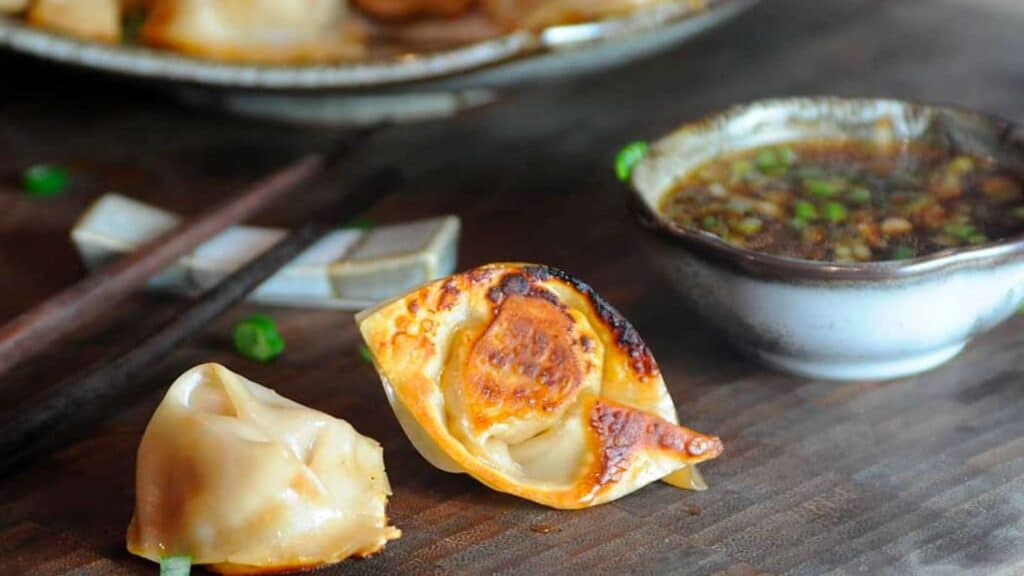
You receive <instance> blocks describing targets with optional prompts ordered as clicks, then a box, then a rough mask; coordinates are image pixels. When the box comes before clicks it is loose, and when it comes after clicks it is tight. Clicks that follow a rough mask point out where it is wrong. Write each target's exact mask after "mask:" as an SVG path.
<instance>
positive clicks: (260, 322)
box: [234, 314, 284, 362]
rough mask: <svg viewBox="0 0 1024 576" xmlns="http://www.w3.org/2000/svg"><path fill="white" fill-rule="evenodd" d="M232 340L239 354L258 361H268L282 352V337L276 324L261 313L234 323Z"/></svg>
mask: <svg viewBox="0 0 1024 576" xmlns="http://www.w3.org/2000/svg"><path fill="white" fill-rule="evenodd" d="M234 341H235V350H237V351H238V353H239V354H241V355H242V356H245V357H246V358H250V359H252V360H257V361H259V362H269V361H270V360H273V359H274V358H277V357H278V356H280V355H281V352H284V338H282V337H281V333H280V332H278V330H277V325H276V324H274V321H273V320H272V319H271V318H270V317H269V316H265V315H263V314H256V315H254V316H250V317H249V318H246V319H245V320H242V321H241V322H239V323H238V324H236V325H235V330H234Z"/></svg>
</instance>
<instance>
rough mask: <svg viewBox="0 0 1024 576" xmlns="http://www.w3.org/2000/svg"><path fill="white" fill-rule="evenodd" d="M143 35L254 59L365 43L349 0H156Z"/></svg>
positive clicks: (351, 54)
mask: <svg viewBox="0 0 1024 576" xmlns="http://www.w3.org/2000/svg"><path fill="white" fill-rule="evenodd" d="M142 39H143V40H144V41H145V42H146V43H148V44H154V45H157V46H164V47H167V48H171V49H174V50H178V51H181V52H184V53H186V54H192V55H195V56H201V57H208V58H216V59H220V60H233V61H249V62H274V63H288V62H304V61H326V60H337V59H345V58H355V57H358V56H361V55H362V54H363V53H364V48H365V46H364V40H363V38H362V31H361V29H360V27H359V26H358V25H356V24H355V23H354V22H352V21H351V20H350V18H349V13H348V7H347V3H346V2H345V1H343V0H155V1H154V2H153V5H152V8H151V12H150V14H149V17H148V18H147V19H146V23H145V25H144V26H143V28H142Z"/></svg>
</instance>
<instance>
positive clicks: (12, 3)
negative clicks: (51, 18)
mask: <svg viewBox="0 0 1024 576" xmlns="http://www.w3.org/2000/svg"><path fill="white" fill-rule="evenodd" d="M25 8H28V0H0V12H3V13H4V14H19V13H21V12H23V11H24V10H25Z"/></svg>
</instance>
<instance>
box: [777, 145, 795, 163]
mask: <svg viewBox="0 0 1024 576" xmlns="http://www.w3.org/2000/svg"><path fill="white" fill-rule="evenodd" d="M778 157H779V162H782V164H783V165H785V166H792V165H794V164H796V161H797V156H796V152H794V151H793V149H792V148H790V147H789V146H783V147H781V148H779V153H778Z"/></svg>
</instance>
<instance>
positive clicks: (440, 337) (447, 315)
mask: <svg viewBox="0 0 1024 576" xmlns="http://www.w3.org/2000/svg"><path fill="white" fill-rule="evenodd" d="M357 321H358V322H359V329H360V331H361V332H362V335H363V338H364V339H365V340H366V343H367V346H368V347H369V349H370V352H371V354H372V357H373V360H374V363H375V366H376V367H377V370H378V372H379V373H380V376H381V379H382V381H383V384H384V388H385V391H386V393H387V396H388V400H389V401H390V402H391V405H392V407H393V408H394V411H395V414H396V416H397V418H398V420H399V422H400V423H401V425H402V427H403V429H404V430H405V432H406V434H407V435H408V436H409V439H410V440H411V441H412V443H413V444H414V445H415V446H416V448H417V449H418V450H419V451H420V453H421V454H422V455H423V456H424V457H425V458H426V459H427V460H428V461H430V462H431V463H432V464H433V465H434V466H436V467H438V468H440V469H442V470H446V471H449V472H465V473H468V474H470V475H472V476H473V477H474V478H476V479H477V480H479V481H480V482H483V483H484V484H486V485H487V486H490V487H491V488H493V489H495V490H499V491H501V492H506V493H509V494H513V495H516V496H520V497H522V498H526V499H529V500H532V501H534V502H537V503H540V504H544V505H547V506H551V507H554V508H566V509H573V508H584V507H587V506H593V505H595V504H601V503H604V502H608V501H610V500H614V499H616V498H619V497H621V496H623V495H625V494H628V493H630V492H633V491H634V490H637V489H639V488H641V487H643V486H645V485H646V484H648V483H650V482H653V481H655V480H659V479H664V480H665V481H667V482H669V483H671V484H674V485H676V486H679V487H684V488H692V489H702V488H704V487H705V486H704V484H703V482H702V480H701V478H700V475H699V474H698V473H697V471H696V468H695V465H696V464H697V463H699V462H703V461H705V460H710V459H712V458H715V457H716V456H718V455H719V454H720V453H721V452H722V442H721V441H720V440H719V439H718V438H716V437H713V436H707V435H704V434H701V433H699V432H695V431H693V430H690V429H688V428H684V427H682V426H680V425H679V424H678V420H677V417H676V410H675V406H674V405H673V402H672V398H671V397H670V396H669V393H668V390H667V389H666V387H665V382H664V381H663V380H662V377H661V373H660V372H659V370H658V366H657V364H656V363H655V361H654V357H653V356H652V355H651V351H650V350H649V349H648V348H647V346H646V345H645V344H644V342H643V341H642V340H641V339H640V336H639V335H638V334H637V332H636V330H634V329H633V327H632V326H631V325H630V324H629V322H627V321H626V319H625V318H623V317H622V316H621V315H620V314H619V313H618V312H617V311H616V310H615V309H614V308H612V307H611V306H610V305H609V304H608V303H607V302H606V301H605V300H603V299H602V298H601V297H600V296H598V295H597V294H596V293H595V292H594V291H593V289H591V288H590V287H589V286H587V285H586V284H584V283H583V282H581V281H579V280H576V279H575V278H572V277H570V276H569V275H567V274H565V273H563V272H561V271H558V270H555V269H553V268H549V267H546V266H538V265H528V264H493V265H489V266H484V267H481V268H477V269H474V270H470V271H468V272H465V273H462V274H457V275H455V276H451V277H449V278H446V279H443V280H439V281H436V282H433V283H430V284H427V285H425V286H424V287H422V288H420V289H417V290H415V291H413V292H411V293H409V294H407V295H405V296H403V297H400V298H398V299H396V300H393V301H390V302H387V303H385V304H382V305H380V306H378V307H376V308H373V309H371V310H368V311H365V312H362V313H360V314H359V315H358V316H357Z"/></svg>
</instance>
